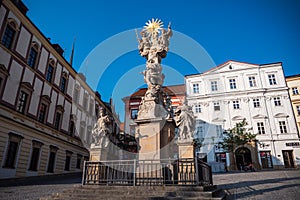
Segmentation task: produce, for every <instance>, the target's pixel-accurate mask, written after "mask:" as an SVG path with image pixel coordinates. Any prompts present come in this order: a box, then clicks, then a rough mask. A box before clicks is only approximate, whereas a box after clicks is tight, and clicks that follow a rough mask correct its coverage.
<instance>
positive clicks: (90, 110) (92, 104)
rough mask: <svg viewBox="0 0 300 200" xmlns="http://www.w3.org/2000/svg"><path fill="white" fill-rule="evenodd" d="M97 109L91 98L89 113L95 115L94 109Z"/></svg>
mask: <svg viewBox="0 0 300 200" xmlns="http://www.w3.org/2000/svg"><path fill="white" fill-rule="evenodd" d="M94 109H95V104H94V101H93V100H90V106H89V113H90V115H93V110H94Z"/></svg>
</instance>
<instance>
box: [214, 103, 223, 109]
mask: <svg viewBox="0 0 300 200" xmlns="http://www.w3.org/2000/svg"><path fill="white" fill-rule="evenodd" d="M220 110H221V108H220V103H219V102H214V111H220Z"/></svg>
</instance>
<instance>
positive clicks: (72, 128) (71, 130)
mask: <svg viewBox="0 0 300 200" xmlns="http://www.w3.org/2000/svg"><path fill="white" fill-rule="evenodd" d="M69 134H70V136H74V135H75V122H74V121H72V120H71V121H70V126H69Z"/></svg>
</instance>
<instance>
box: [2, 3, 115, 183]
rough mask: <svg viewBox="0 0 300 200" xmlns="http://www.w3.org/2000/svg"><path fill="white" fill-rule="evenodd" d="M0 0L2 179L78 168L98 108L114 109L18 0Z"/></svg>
mask: <svg viewBox="0 0 300 200" xmlns="http://www.w3.org/2000/svg"><path fill="white" fill-rule="evenodd" d="M0 5H1V7H0V39H1V41H0V178H15V177H26V176H37V175H51V174H61V173H70V172H79V171H82V166H83V161H84V159H88V158H89V151H88V149H87V147H89V146H90V143H91V142H92V139H91V130H92V128H93V126H94V124H95V122H96V119H97V117H96V113H97V110H99V108H100V107H104V108H106V110H107V112H108V113H109V115H111V116H113V115H114V114H113V110H111V107H110V106H109V105H107V104H105V103H104V102H102V101H101V99H100V95H99V94H98V93H97V92H96V93H95V92H94V91H93V90H92V89H91V88H90V87H89V86H88V85H87V83H86V82H85V77H84V76H83V75H82V74H78V73H77V72H76V71H75V70H74V69H73V68H72V66H71V65H70V63H69V62H67V61H66V60H65V58H64V57H63V50H62V48H61V47H60V46H59V45H58V44H52V43H51V42H50V41H49V40H48V39H47V38H46V37H45V36H44V35H43V34H42V33H41V32H40V30H39V29H38V28H37V27H36V26H35V25H34V24H33V23H32V22H31V20H30V19H29V18H28V17H27V16H26V11H27V10H28V9H27V8H26V6H25V5H24V4H23V3H22V1H19V0H11V1H10V0H3V1H2V3H1V4H0ZM118 123H119V122H118ZM118 123H114V124H113V129H114V132H115V133H116V132H118Z"/></svg>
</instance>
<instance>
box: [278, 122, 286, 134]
mask: <svg viewBox="0 0 300 200" xmlns="http://www.w3.org/2000/svg"><path fill="white" fill-rule="evenodd" d="M279 129H280V133H287V128H286V123H285V121H279Z"/></svg>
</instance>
